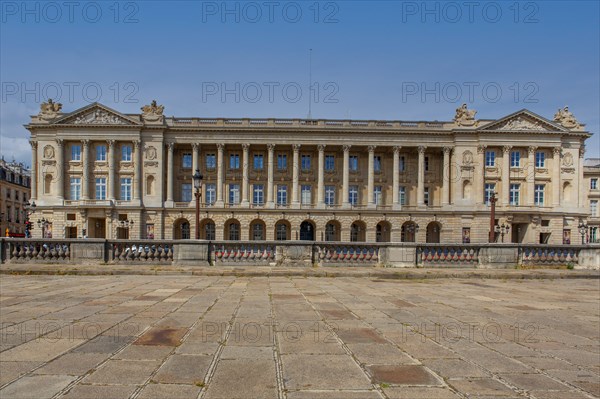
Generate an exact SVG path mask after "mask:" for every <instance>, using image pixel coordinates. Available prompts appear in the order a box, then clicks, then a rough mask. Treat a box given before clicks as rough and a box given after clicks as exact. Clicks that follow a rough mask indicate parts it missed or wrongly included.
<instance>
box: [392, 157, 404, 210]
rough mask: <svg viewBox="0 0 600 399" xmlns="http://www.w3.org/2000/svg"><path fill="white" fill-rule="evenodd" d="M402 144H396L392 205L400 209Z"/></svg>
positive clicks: (393, 164) (393, 165)
mask: <svg viewBox="0 0 600 399" xmlns="http://www.w3.org/2000/svg"><path fill="white" fill-rule="evenodd" d="M401 148H402V147H400V146H394V148H393V150H394V160H393V163H392V207H393V209H395V210H400V209H401V208H402V205H400V149H401Z"/></svg>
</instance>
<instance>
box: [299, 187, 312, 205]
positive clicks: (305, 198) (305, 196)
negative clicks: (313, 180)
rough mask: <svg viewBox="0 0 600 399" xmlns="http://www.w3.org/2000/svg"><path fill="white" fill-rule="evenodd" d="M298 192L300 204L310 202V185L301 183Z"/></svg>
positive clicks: (308, 203)
mask: <svg viewBox="0 0 600 399" xmlns="http://www.w3.org/2000/svg"><path fill="white" fill-rule="evenodd" d="M300 194H301V195H300V197H301V198H300V200H301V201H302V205H310V204H312V187H311V186H310V185H303V186H302V189H301V191H300Z"/></svg>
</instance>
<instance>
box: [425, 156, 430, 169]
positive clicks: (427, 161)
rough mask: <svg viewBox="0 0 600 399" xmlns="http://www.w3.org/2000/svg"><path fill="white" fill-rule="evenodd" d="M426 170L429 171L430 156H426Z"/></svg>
mask: <svg viewBox="0 0 600 399" xmlns="http://www.w3.org/2000/svg"><path fill="white" fill-rule="evenodd" d="M425 172H429V157H425Z"/></svg>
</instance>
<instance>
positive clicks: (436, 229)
mask: <svg viewBox="0 0 600 399" xmlns="http://www.w3.org/2000/svg"><path fill="white" fill-rule="evenodd" d="M441 230H442V225H441V224H439V223H438V222H431V223H429V224H428V225H427V232H426V234H425V242H427V243H432V244H434V243H435V244H437V243H439V242H440V231H441Z"/></svg>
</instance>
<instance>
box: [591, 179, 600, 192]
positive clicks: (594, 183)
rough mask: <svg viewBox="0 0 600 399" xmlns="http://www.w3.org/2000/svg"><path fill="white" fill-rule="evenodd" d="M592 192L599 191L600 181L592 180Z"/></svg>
mask: <svg viewBox="0 0 600 399" xmlns="http://www.w3.org/2000/svg"><path fill="white" fill-rule="evenodd" d="M590 190H598V179H590Z"/></svg>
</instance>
